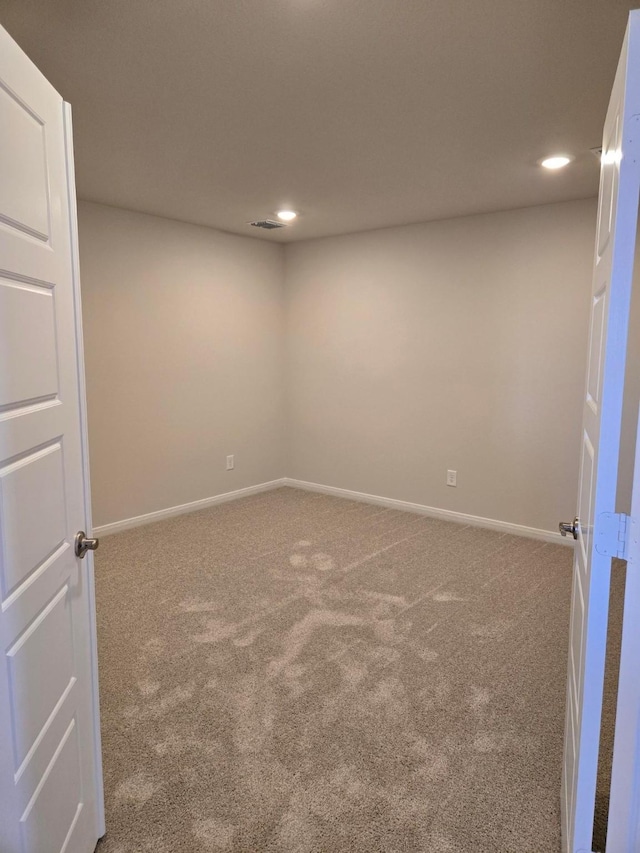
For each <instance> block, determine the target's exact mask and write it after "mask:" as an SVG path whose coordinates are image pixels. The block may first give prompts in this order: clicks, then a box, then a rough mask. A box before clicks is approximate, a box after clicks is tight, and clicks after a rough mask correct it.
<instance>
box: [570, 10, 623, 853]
mask: <svg viewBox="0 0 640 853" xmlns="http://www.w3.org/2000/svg"><path fill="white" fill-rule="evenodd" d="M639 120H640V16H639V14H638V13H637V12H632V13H631V15H630V18H629V26H628V28H627V34H626V37H625V42H624V45H623V49H622V54H621V57H620V63H619V66H618V71H617V74H616V79H615V82H614V87H613V92H612V95H611V102H610V105H609V110H608V112H607V117H606V120H605V128H604V134H603V154H602V165H601V178H600V195H599V202H598V224H597V232H596V251H595V265H594V275H593V290H592V309H591V329H590V335H589V357H588V362H587V379H586V388H585V398H584V408H583V431H582V448H581V457H580V458H581V462H580V466H581V470H580V485H579V491H578V516H579V519H580V524H579V526H578V541H577V543H576V547H575V552H574V566H573V595H572V604H571V627H570V642H569V663H568V677H567V711H566V733H565V753H564V765H563V783H562V792H561V799H562V844H563V850H564V851H570V853H587V851H591V846H592V834H593V815H594V805H595V791H596V776H597V768H598V751H599V738H600V721H601V712H602V690H603V683H604V662H605V647H606V633H607V619H608V606H609V583H610V572H611V557H610V556H606V555H605V554H604V553H600V552H599V551H598V549H597V547H596V544H595V543H596V542H602V541H603V536H604V530H605V527H604V525H603V522H602V521H601V519H602V518H603V514H604V513H613V512H615V500H616V486H617V474H618V456H619V447H620V428H621V422H622V401H623V391H624V370H625V358H626V343H627V328H628V318H629V304H630V296H631V285H632V278H633V263H634V256H635V238H636V224H637V216H638V193H639V189H640V177H639V166H638V164H639V163H640V145H639V143H638V139H639V136H640V134H639V133H638V130H640V121H639ZM608 553H609V554H610V553H611V550H609V551H608Z"/></svg>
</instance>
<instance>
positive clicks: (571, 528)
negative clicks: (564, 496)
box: [558, 515, 580, 539]
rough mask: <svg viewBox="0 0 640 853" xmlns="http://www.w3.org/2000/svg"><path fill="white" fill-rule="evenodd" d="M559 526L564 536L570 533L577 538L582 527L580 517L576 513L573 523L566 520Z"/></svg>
mask: <svg viewBox="0 0 640 853" xmlns="http://www.w3.org/2000/svg"><path fill="white" fill-rule="evenodd" d="M558 528H559V530H560V533H561V535H562V536H568V535H569V533H570V534H571V535H572V536H573V538H574V539H577V538H578V530H579V529H580V519H579V518H578V516H577V515H576V517H575V518H574V519H573V521H572V522H571V524H567V522H566V521H561V522H560V524H559V525H558Z"/></svg>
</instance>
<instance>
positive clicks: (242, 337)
mask: <svg viewBox="0 0 640 853" xmlns="http://www.w3.org/2000/svg"><path fill="white" fill-rule="evenodd" d="M79 229H80V265H81V278H82V297H83V316H84V336H85V354H86V373H87V396H88V409H89V443H90V456H91V478H92V494H93V511H94V524H96V525H102V524H107V523H110V522H113V521H119V520H122V519H125V518H130V517H133V516H136V515H140V514H144V513H149V512H153V511H155V510H160V509H165V508H167V507H171V506H175V505H178V504H182V503H186V502H190V501H194V500H198V499H200V498H207V497H210V496H212V495H217V494H220V493H224V492H228V491H232V490H235V489H239V488H242V487H244V486H250V485H255V484H258V483H262V482H265V481H268V480H272V479H274V478H276V477H280V476H282V473H283V468H284V456H283V422H282V419H283V404H282V400H283V364H282V356H283V283H282V279H283V275H282V253H283V250H282V247H280V246H274V245H271V244H268V243H265V242H264V241H258V240H252V239H248V238H244V237H237V236H232V235H227V234H222V233H219V232H216V231H213V230H211V229H209V228H201V227H197V226H193V225H186V224H182V223H179V222H175V221H171V220H166V219H160V218H156V217H152V216H145V215H142V214H137V213H130V212H127V211H123V210H119V209H116V208H111V207H105V206H101V205H95V204H88V203H81V204H80V206H79ZM231 453H233V454H234V455H235V463H236V467H235V470H234V471H231V472H227V471H226V470H225V461H226V455H227V454H231Z"/></svg>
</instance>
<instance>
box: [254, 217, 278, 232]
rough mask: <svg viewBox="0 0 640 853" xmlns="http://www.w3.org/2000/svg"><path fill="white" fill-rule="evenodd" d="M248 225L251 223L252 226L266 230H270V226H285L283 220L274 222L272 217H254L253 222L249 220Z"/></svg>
mask: <svg viewBox="0 0 640 853" xmlns="http://www.w3.org/2000/svg"><path fill="white" fill-rule="evenodd" d="M249 225H253V227H254V228H266V229H267V231H271V229H272V228H286V227H287V226H286V223H284V222H276V221H275V220H274V219H256V220H255V222H250V223H249Z"/></svg>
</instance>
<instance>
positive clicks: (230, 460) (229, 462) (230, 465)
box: [227, 454, 235, 471]
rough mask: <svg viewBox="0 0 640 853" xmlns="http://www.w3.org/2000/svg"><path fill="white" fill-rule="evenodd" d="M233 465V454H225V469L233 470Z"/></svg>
mask: <svg viewBox="0 0 640 853" xmlns="http://www.w3.org/2000/svg"><path fill="white" fill-rule="evenodd" d="M234 465H235V461H234V458H233V454H232V455H231V456H227V471H233V468H234Z"/></svg>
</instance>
